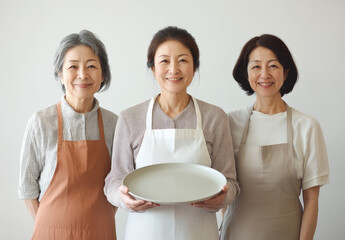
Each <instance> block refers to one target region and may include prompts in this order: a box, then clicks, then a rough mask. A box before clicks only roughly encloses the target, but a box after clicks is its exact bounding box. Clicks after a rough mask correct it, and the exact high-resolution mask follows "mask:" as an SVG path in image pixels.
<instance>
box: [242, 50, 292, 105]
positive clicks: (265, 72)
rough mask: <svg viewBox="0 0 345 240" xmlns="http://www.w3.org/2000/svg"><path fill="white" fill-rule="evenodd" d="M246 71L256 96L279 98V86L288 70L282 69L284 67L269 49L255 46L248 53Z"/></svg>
mask: <svg viewBox="0 0 345 240" xmlns="http://www.w3.org/2000/svg"><path fill="white" fill-rule="evenodd" d="M247 72H248V81H249V84H250V87H251V88H252V89H253V90H254V91H255V93H256V96H257V98H261V97H263V98H273V99H275V98H281V94H280V88H281V87H282V86H283V84H284V81H285V79H286V77H287V73H288V71H284V67H283V66H282V65H281V64H280V63H279V61H278V59H277V57H276V55H275V54H274V53H273V52H272V51H271V50H270V49H268V48H264V47H257V48H255V49H254V50H253V51H252V52H251V53H250V55H249V62H248V67H247Z"/></svg>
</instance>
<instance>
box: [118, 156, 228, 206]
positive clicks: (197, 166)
mask: <svg viewBox="0 0 345 240" xmlns="http://www.w3.org/2000/svg"><path fill="white" fill-rule="evenodd" d="M168 165H175V166H177V165H179V166H181V165H186V166H189V167H190V168H194V169H204V170H207V171H211V172H214V173H215V174H217V175H219V176H220V177H221V178H223V181H224V185H226V184H227V179H226V177H225V176H224V174H223V173H221V172H220V171H218V170H216V169H214V168H211V167H208V166H205V165H201V164H197V163H183V162H173V163H172V162H168V163H155V164H151V165H147V166H144V167H141V168H137V169H135V170H134V171H132V172H130V173H128V174H127V175H126V176H125V177H124V178H123V179H122V185H124V186H126V185H125V181H126V179H128V178H129V177H130V176H131V175H133V174H135V173H137V172H139V171H145V169H147V168H159V167H160V166H165V167H167V166H168ZM127 187H128V186H127ZM221 191H222V189H220V190H219V191H216V192H215V193H214V194H212V195H210V196H207V197H203V198H198V199H193V200H190V201H162V200H159V199H158V200H157V199H156V200H155V199H150V198H145V197H141V196H139V195H137V194H135V193H133V192H131V191H130V189H129V188H128V193H129V194H130V195H132V196H133V197H135V198H136V199H141V200H144V201H148V202H153V203H157V204H161V205H177V204H184V203H195V202H200V201H205V200H207V199H210V198H212V197H214V196H216V195H217V194H219V193H220V192H221Z"/></svg>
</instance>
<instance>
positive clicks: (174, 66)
mask: <svg viewBox="0 0 345 240" xmlns="http://www.w3.org/2000/svg"><path fill="white" fill-rule="evenodd" d="M169 73H170V74H177V73H178V63H176V62H173V61H171V62H170V64H169Z"/></svg>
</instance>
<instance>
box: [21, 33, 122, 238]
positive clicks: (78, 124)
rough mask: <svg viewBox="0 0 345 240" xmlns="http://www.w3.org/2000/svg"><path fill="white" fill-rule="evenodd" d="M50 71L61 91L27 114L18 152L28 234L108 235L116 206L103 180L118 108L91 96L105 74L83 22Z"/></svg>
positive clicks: (98, 47) (102, 54) (100, 52)
mask: <svg viewBox="0 0 345 240" xmlns="http://www.w3.org/2000/svg"><path fill="white" fill-rule="evenodd" d="M96 53H97V54H96ZM55 75H56V77H58V78H59V80H60V81H61V84H62V87H63V90H64V93H65V96H64V97H62V98H61V101H60V102H59V103H58V104H57V105H53V106H51V107H48V108H46V109H43V110H41V111H39V112H37V113H36V114H34V115H33V116H32V118H31V119H30V121H29V124H28V127H27V131H26V134H25V136H24V144H23V148H22V154H21V177H20V185H19V195H20V197H21V198H22V199H25V204H26V206H27V207H28V209H29V211H30V213H31V215H32V216H33V218H34V220H35V227H34V233H33V236H32V239H35V240H36V239H37V240H47V239H49V240H54V239H55V240H61V239H64V240H66V239H71V240H72V239H83V240H87V239H89V240H95V239H102V240H106V239H108V240H114V239H116V232H115V216H114V215H115V208H114V207H113V206H112V205H111V204H110V203H109V202H108V201H107V199H106V197H105V195H104V192H103V187H104V179H105V177H106V175H107V173H108V172H109V171H110V166H111V162H110V161H111V160H110V153H111V149H112V139H113V136H114V131H115V125H116V121H117V116H116V115H115V114H114V113H112V112H109V111H107V110H105V109H102V108H100V107H99V104H98V101H97V100H96V99H95V98H94V94H95V93H96V92H98V91H99V90H101V89H106V88H108V87H109V84H110V78H111V75H110V69H109V64H108V59H107V54H106V51H105V48H104V45H103V43H102V42H101V41H100V40H99V39H98V38H96V36H95V35H94V34H93V33H91V32H89V31H86V30H84V31H81V32H80V33H79V34H71V35H68V36H66V37H65V38H64V39H63V40H62V41H61V43H60V46H59V48H58V50H57V53H56V58H55Z"/></svg>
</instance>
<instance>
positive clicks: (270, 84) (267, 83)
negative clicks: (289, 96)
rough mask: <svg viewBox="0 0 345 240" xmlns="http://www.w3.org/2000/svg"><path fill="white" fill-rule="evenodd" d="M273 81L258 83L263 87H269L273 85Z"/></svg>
mask: <svg viewBox="0 0 345 240" xmlns="http://www.w3.org/2000/svg"><path fill="white" fill-rule="evenodd" d="M273 84H274V83H273V82H259V83H258V85H260V86H261V87H263V88H269V87H271V86H272V85H273Z"/></svg>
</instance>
